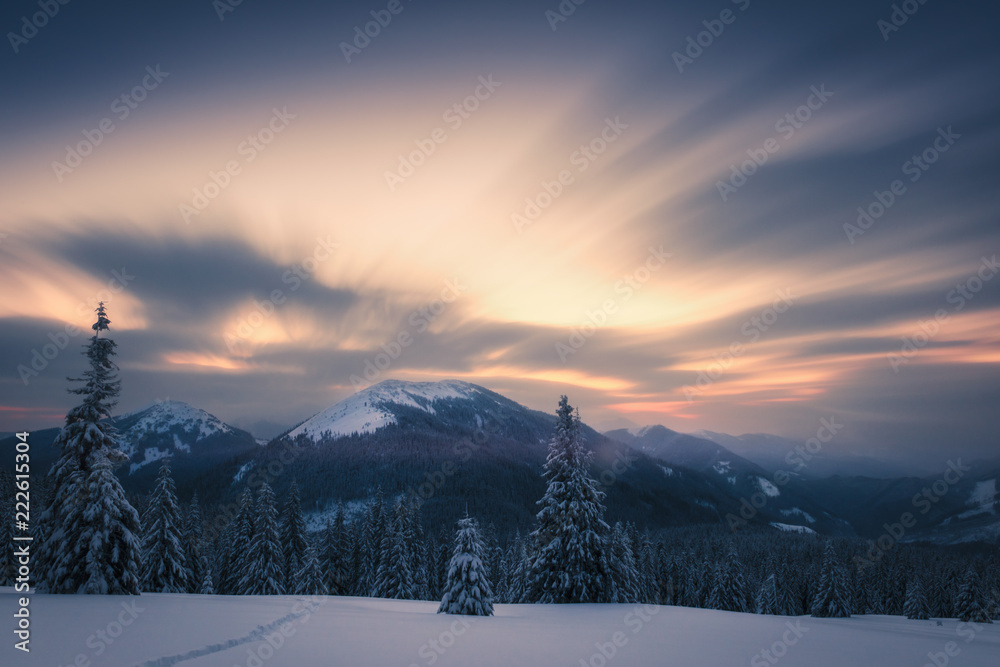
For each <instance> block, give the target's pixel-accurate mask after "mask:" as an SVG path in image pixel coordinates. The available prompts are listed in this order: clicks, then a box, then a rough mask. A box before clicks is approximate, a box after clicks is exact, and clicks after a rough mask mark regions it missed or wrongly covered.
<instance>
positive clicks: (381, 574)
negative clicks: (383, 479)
mask: <svg viewBox="0 0 1000 667" xmlns="http://www.w3.org/2000/svg"><path fill="white" fill-rule="evenodd" d="M407 515H408V511H407V507H406V503H405V501H403V500H399V501H398V502H397V503H396V506H395V510H394V512H393V517H392V523H391V524H390V526H391V527H390V528H389V529H388V530H386V531H385V533H384V535H383V536H382V557H381V558H380V559H379V569H378V573H377V575H376V577H375V587H374V589H373V592H372V595H373V596H374V597H380V598H393V599H396V600H412V599H414V590H413V588H414V587H413V573H412V572H411V570H410V563H411V562H412V558H411V555H410V544H409V543H408V542H407V539H406V531H407V521H408V519H407Z"/></svg>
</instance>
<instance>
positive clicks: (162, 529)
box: [142, 458, 188, 593]
mask: <svg viewBox="0 0 1000 667" xmlns="http://www.w3.org/2000/svg"><path fill="white" fill-rule="evenodd" d="M181 523H182V522H181V510H180V507H179V506H178V505H177V492H176V487H175V486H174V478H173V477H171V476H170V459H169V458H165V459H163V463H161V464H160V473H159V475H158V476H157V478H156V485H155V486H154V487H153V495H152V497H151V498H150V499H149V503H148V505H147V506H146V513H145V515H144V516H143V518H142V525H143V529H144V533H145V534H144V536H143V544H142V563H143V570H142V588H143V590H145V591H149V592H151V593H186V592H187V590H188V570H187V565H186V562H187V557H186V555H185V553H184V545H183V544H182V536H183V527H182V525H181Z"/></svg>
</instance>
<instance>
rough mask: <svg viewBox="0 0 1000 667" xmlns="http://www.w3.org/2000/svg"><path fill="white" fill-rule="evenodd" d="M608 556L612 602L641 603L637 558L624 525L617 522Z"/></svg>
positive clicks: (610, 540)
mask: <svg viewBox="0 0 1000 667" xmlns="http://www.w3.org/2000/svg"><path fill="white" fill-rule="evenodd" d="M608 542H609V546H610V549H609V556H608V573H609V575H610V576H609V583H610V584H611V590H610V591H609V593H608V599H609V601H610V602H618V603H627V602H638V601H639V587H638V583H637V579H638V577H639V573H638V569H637V567H636V562H635V558H634V557H633V553H632V543H631V541H630V540H629V539H628V536H627V535H626V532H625V528H624V526H622V523H621V522H620V521H619V522H616V523H615V525H614V528H612V529H611V537H610V538H609V540H608Z"/></svg>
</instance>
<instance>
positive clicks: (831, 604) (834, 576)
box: [811, 541, 851, 618]
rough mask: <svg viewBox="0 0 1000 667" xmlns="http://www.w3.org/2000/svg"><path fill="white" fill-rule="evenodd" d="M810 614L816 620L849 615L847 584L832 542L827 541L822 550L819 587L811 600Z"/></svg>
mask: <svg viewBox="0 0 1000 667" xmlns="http://www.w3.org/2000/svg"><path fill="white" fill-rule="evenodd" d="M811 613H812V615H813V616H815V617H817V618H848V617H850V615H851V608H850V595H849V591H848V590H847V582H846V580H845V577H844V573H843V570H842V569H841V567H840V561H839V560H838V559H837V552H836V551H834V548H833V542H829V541H828V542H827V543H826V547H825V548H824V550H823V565H822V568H821V570H820V575H819V585H818V587H817V590H816V593H815V595H814V596H813V599H812V609H811Z"/></svg>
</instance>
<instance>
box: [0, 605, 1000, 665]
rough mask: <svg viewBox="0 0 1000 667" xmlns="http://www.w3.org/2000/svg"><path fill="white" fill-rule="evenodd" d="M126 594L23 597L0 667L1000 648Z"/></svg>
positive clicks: (496, 661)
mask: <svg viewBox="0 0 1000 667" xmlns="http://www.w3.org/2000/svg"><path fill="white" fill-rule="evenodd" d="M7 590H8V591H9V590H10V589H7ZM126 598H127V596H126ZM126 598H123V597H120V596H111V595H34V596H32V598H31V620H32V624H31V629H32V630H33V631H34V632H32V642H31V654H30V659H29V655H28V654H24V653H21V652H20V651H17V650H15V649H14V646H13V644H14V639H13V636H11V638H9V639H8V640H7V641H4V642H3V645H2V646H0V664H4V665H21V664H24V665H36V664H37V665H70V664H89V665H102V666H108V667H125V666H126V665H138V666H142V667H152V666H154V665H174V664H179V665H191V666H192V667H194V666H198V667H232V666H233V665H243V666H247V665H252V666H255V667H312V666H314V665H366V666H367V667H398V666H399V665H417V666H419V667H429V666H430V665H434V666H435V667H451V666H455V667H459V666H461V667H468V666H471V665H475V666H477V667H501V666H503V667H507V666H509V665H530V666H531V667H570V666H573V667H576V666H578V665H584V666H585V667H586V666H588V665H589V666H598V665H606V666H607V667H661V666H663V665H683V666H685V667H733V666H739V665H753V666H756V665H768V666H770V665H779V666H780V667H843V666H844V665H852V666H856V667H918V666H919V665H923V664H925V663H926V664H939V665H944V664H945V662H944V661H945V660H946V659H948V656H947V655H945V653H944V651H945V649H946V647H949V648H950V649H951V652H952V655H953V656H954V657H952V658H950V662H949V663H948V664H950V665H953V666H954V667H992V666H994V665H996V664H997V655H998V654H1000V624H993V625H973V624H969V623H965V624H962V623H959V622H958V621H956V620H954V619H944V620H942V621H940V623H939V622H938V621H934V620H932V621H911V620H908V619H906V618H903V617H901V616H855V617H853V618H811V617H808V616H802V617H796V618H790V617H787V616H763V615H756V614H740V613H734V612H726V611H713V610H706V609H691V608H687V607H667V606H652V605H650V606H644V605H625V604H606V605H599V604H538V605H509V604H498V605H496V606H495V611H496V615H495V616H492V617H478V616H450V615H447V614H438V613H435V612H436V611H437V606H438V603H437V602H416V601H409V600H384V599H371V598H353V597H334V596H330V597H305V596H290V595H289V596H286V595H261V596H225V595H218V596H214V595H213V596H203V595H169V594H162V593H144V594H143V595H141V596H134V597H132V598H128V599H126ZM0 605H2V607H3V608H4V609H8V610H9V609H16V608H17V604H16V601H15V600H14V594H13V593H11V592H8V593H0ZM956 648H957V649H958V650H960V651H961V653H957V652H956V651H955V649H956ZM609 656H610V657H609ZM929 656H930V657H929ZM935 661H936V662H935Z"/></svg>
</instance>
